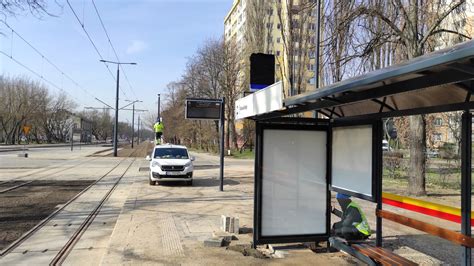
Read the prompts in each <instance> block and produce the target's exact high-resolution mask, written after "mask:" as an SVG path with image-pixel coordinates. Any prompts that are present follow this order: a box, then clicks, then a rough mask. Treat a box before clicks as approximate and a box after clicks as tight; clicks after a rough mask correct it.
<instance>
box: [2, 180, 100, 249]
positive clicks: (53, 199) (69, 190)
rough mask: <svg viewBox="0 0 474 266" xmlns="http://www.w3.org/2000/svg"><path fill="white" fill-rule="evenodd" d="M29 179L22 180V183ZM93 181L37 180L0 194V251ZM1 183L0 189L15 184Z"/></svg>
mask: <svg viewBox="0 0 474 266" xmlns="http://www.w3.org/2000/svg"><path fill="white" fill-rule="evenodd" d="M25 181H28V180H22V181H21V182H16V183H23V182H25ZM92 182H93V181H84V180H82V181H60V180H38V181H34V182H32V183H30V184H28V185H26V186H24V187H20V188H18V189H15V190H12V191H9V192H6V193H2V194H0V250H2V249H4V248H5V247H7V246H8V245H9V244H11V243H12V242H14V241H15V240H16V239H18V238H19V237H21V236H22V235H23V234H24V233H26V232H27V231H29V230H30V229H31V228H33V227H34V226H35V225H36V224H38V223H39V222H41V221H42V220H43V219H44V218H46V217H47V216H48V215H49V214H51V213H52V212H54V211H55V210H56V209H57V208H58V205H61V204H64V203H66V202H67V201H69V200H70V199H71V198H73V197H74V196H75V195H76V194H77V193H79V192H80V191H82V190H84V189H85V188H86V187H87V186H89V185H90V184H91V183H92ZM16 183H15V182H13V183H5V184H2V185H1V187H0V190H3V189H6V188H9V187H13V186H15V185H18V184H16Z"/></svg>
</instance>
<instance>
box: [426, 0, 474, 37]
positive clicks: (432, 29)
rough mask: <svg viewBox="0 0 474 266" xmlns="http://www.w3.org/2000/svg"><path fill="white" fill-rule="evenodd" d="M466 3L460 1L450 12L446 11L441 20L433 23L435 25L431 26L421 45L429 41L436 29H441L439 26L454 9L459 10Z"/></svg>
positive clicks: (462, 0)
mask: <svg viewBox="0 0 474 266" xmlns="http://www.w3.org/2000/svg"><path fill="white" fill-rule="evenodd" d="M465 2H466V1H465V0H461V1H459V2H458V3H456V4H454V5H453V6H451V7H450V8H449V9H448V10H446V11H445V12H444V13H443V14H441V16H439V18H438V19H437V20H436V21H435V22H434V23H433V25H431V28H430V29H429V30H428V32H427V33H426V34H425V36H424V37H423V39H422V40H421V42H420V44H421V45H424V44H425V42H426V41H428V38H429V37H430V36H432V35H433V32H434V31H435V30H436V28H438V27H439V25H440V24H441V22H443V20H444V19H445V18H446V17H447V16H448V15H449V14H451V12H453V10H454V9H456V8H458V7H459V6H461V5H462V4H464V3H465Z"/></svg>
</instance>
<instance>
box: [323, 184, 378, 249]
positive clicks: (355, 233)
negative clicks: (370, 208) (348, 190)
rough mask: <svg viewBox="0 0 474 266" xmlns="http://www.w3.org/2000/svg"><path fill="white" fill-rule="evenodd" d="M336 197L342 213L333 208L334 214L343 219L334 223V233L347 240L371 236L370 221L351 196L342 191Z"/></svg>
mask: <svg viewBox="0 0 474 266" xmlns="http://www.w3.org/2000/svg"><path fill="white" fill-rule="evenodd" d="M336 199H337V202H338V203H339V205H340V206H341V209H342V213H341V212H340V211H338V210H336V209H334V208H333V209H332V212H333V213H334V214H336V215H337V216H339V217H341V221H340V222H336V223H334V225H333V232H334V234H335V235H336V236H339V237H342V238H344V239H346V240H363V239H367V238H369V236H370V234H371V231H370V227H369V223H368V222H367V218H366V217H365V214H364V212H363V211H362V209H361V208H360V207H359V205H358V204H357V203H355V202H353V201H352V200H351V197H350V196H348V195H345V194H342V193H337V195H336Z"/></svg>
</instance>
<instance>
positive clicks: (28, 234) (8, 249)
mask: <svg viewBox="0 0 474 266" xmlns="http://www.w3.org/2000/svg"><path fill="white" fill-rule="evenodd" d="M125 159H126V158H124V159H122V160H121V161H120V162H118V163H117V165H115V166H114V167H113V168H112V169H110V170H109V171H107V173H105V174H104V175H102V176H101V177H100V178H99V179H97V180H96V181H94V182H93V183H92V184H90V185H89V186H87V187H86V188H85V189H84V190H82V191H81V192H79V193H78V194H77V195H76V196H74V197H73V198H72V199H70V200H69V201H67V202H66V203H65V204H64V205H62V206H61V207H59V208H58V209H56V210H55V211H54V212H52V213H51V214H50V215H48V216H47V217H46V218H44V219H43V220H42V221H41V222H39V223H38V224H37V225H35V226H34V227H33V228H31V229H30V230H29V231H28V232H26V233H24V234H23V235H22V236H21V237H20V238H18V239H17V240H15V241H14V242H13V243H11V244H10V245H9V246H8V247H6V248H5V249H3V250H1V251H0V257H3V256H5V255H7V254H8V253H10V252H11V251H12V250H13V249H15V248H16V247H18V246H19V245H20V244H21V243H23V242H24V241H25V240H27V239H28V238H30V237H31V236H32V235H33V234H34V233H35V232H37V231H38V230H39V229H41V228H42V227H43V226H44V225H45V224H46V223H47V222H49V221H50V220H51V219H53V218H54V217H55V216H56V215H57V214H58V213H59V212H60V211H62V210H63V209H64V208H66V207H67V206H68V205H69V204H71V203H72V202H74V201H75V200H76V199H77V198H79V197H80V196H81V195H82V194H84V193H85V192H86V191H88V190H89V189H90V188H91V187H93V186H94V185H96V184H97V183H98V182H100V181H101V180H102V179H104V178H105V177H106V176H107V175H109V174H110V173H111V172H112V171H113V170H115V169H116V168H117V167H118V166H119V165H120V164H121V163H122V162H123V161H124V160H125Z"/></svg>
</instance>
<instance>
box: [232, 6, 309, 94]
mask: <svg viewBox="0 0 474 266" xmlns="http://www.w3.org/2000/svg"><path fill="white" fill-rule="evenodd" d="M258 2H259V1H252V0H234V2H233V5H232V7H231V9H230V10H229V12H228V14H227V16H226V17H225V19H224V41H225V42H234V44H235V45H236V47H238V49H240V51H241V52H242V53H241V56H242V61H243V62H248V56H249V55H250V52H263V53H267V54H274V55H275V64H276V66H275V74H276V77H275V78H276V80H277V81H278V80H283V87H284V91H285V95H286V96H290V95H295V94H299V93H303V92H305V91H308V90H312V89H314V88H315V78H314V77H315V72H316V71H315V69H316V68H315V57H314V50H315V34H314V33H315V23H314V18H315V16H314V10H313V9H314V8H312V5H313V1H309V0H299V1H291V4H290V2H289V1H287V0H269V1H263V2H261V3H258ZM254 5H260V6H258V7H256V6H254ZM308 7H309V8H308ZM255 20H259V23H253V22H254V21H255ZM255 25H260V27H262V26H263V27H264V29H263V30H262V29H257V28H255ZM252 26H253V27H252ZM254 30H255V31H258V33H259V34H260V35H263V36H261V37H262V38H263V40H264V41H263V43H264V44H263V47H260V48H259V49H255V50H254V51H252V47H250V49H246V48H249V45H251V43H250V42H251V41H250V40H249V39H250V38H249V36H251V35H252V33H250V32H249V31H254ZM254 35H255V33H254ZM249 50H250V51H249ZM242 70H243V71H248V69H247V68H242Z"/></svg>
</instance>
